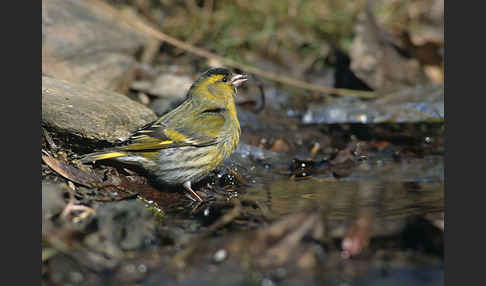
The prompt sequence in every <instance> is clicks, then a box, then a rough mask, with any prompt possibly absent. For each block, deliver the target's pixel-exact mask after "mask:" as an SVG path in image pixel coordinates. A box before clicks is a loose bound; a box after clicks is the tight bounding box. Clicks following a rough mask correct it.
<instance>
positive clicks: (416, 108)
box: [302, 85, 445, 124]
mask: <svg viewBox="0 0 486 286" xmlns="http://www.w3.org/2000/svg"><path fill="white" fill-rule="evenodd" d="M444 116H445V114H444V86H443V85H425V86H420V85H418V86H415V87H412V88H403V89H401V90H399V91H396V92H393V93H389V94H386V95H385V96H383V97H381V98H379V99H377V100H375V101H362V100H359V99H355V98H339V99H337V100H336V101H335V102H333V103H330V104H326V105H322V104H310V105H309V108H308V110H307V112H306V113H305V114H304V115H303V117H302V122H303V123H306V124H315V123H326V124H333V123H383V122H388V123H404V122H408V123H410V122H415V123H416V122H442V121H443V120H444Z"/></svg>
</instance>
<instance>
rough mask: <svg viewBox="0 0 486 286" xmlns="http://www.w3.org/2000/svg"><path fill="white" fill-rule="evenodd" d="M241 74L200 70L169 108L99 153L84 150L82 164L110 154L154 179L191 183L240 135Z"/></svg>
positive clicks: (216, 162) (223, 155)
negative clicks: (180, 98)
mask: <svg viewBox="0 0 486 286" xmlns="http://www.w3.org/2000/svg"><path fill="white" fill-rule="evenodd" d="M246 80H247V77H246V75H241V74H233V73H232V72H230V71H229V70H228V69H225V68H213V69H210V70H208V71H206V72H205V73H203V74H202V75H201V76H200V77H199V78H198V79H197V80H196V81H195V82H194V83H193V84H192V86H191V88H190V89H189V91H188V93H187V96H186V99H185V100H184V101H183V102H182V103H181V104H180V105H179V106H178V107H176V108H175V109H174V110H172V111H170V112H169V113H167V114H165V115H163V116H162V117H161V118H159V119H158V120H156V121H154V122H151V123H149V124H147V125H145V126H143V127H142V128H140V129H139V130H137V131H136V132H135V133H133V134H132V135H131V136H130V137H129V138H128V139H127V140H126V141H124V142H123V143H121V144H120V146H116V147H113V148H110V149H106V150H104V151H102V152H96V153H92V154H88V155H85V156H84V157H83V158H82V159H81V161H82V162H84V163H87V162H93V161H97V160H105V159H112V160H116V161H119V162H122V163H126V164H132V165H137V166H140V167H142V168H144V169H145V170H147V171H148V172H149V173H150V174H151V175H153V176H154V177H155V178H156V179H157V180H158V181H159V182H161V183H165V184H170V185H183V186H184V188H185V189H186V190H187V191H189V192H190V193H192V195H193V196H194V197H195V198H196V199H197V200H199V201H202V199H201V197H200V196H199V195H198V194H196V192H194V191H193V190H192V188H191V183H195V182H198V181H200V180H201V179H203V178H204V177H205V176H207V175H208V174H209V173H210V172H211V171H212V170H214V169H215V168H216V167H217V166H218V165H219V164H221V162H223V160H224V159H226V158H227V157H229V155H230V154H231V152H232V151H233V150H234V149H235V148H236V146H237V145H238V142H239V139H240V133H241V129H240V123H239V122H238V117H237V115H236V108H235V96H236V94H237V91H236V88H237V87H238V86H240V85H241V84H242V83H243V82H245V81H246Z"/></svg>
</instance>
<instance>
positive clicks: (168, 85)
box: [132, 73, 193, 98]
mask: <svg viewBox="0 0 486 286" xmlns="http://www.w3.org/2000/svg"><path fill="white" fill-rule="evenodd" d="M192 83H193V80H192V79H191V78H190V77H188V76H181V75H176V74H171V73H164V74H161V75H160V76H158V77H157V78H156V79H155V81H154V82H153V83H151V82H148V81H137V82H134V83H133V84H132V89H135V90H138V91H143V92H146V93H148V94H150V95H152V96H163V97H177V98H184V97H185V96H186V94H187V91H188V90H189V88H190V87H191V85H192Z"/></svg>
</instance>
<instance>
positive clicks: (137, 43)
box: [42, 0, 146, 93]
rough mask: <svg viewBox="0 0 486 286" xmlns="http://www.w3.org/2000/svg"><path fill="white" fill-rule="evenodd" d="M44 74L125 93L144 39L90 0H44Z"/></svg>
mask: <svg viewBox="0 0 486 286" xmlns="http://www.w3.org/2000/svg"><path fill="white" fill-rule="evenodd" d="M42 6H43V7H42V8H43V11H42V73H43V75H48V76H51V77H54V78H59V79H64V80H68V81H71V82H78V83H86V84H89V85H91V86H94V87H98V88H102V89H109V90H113V91H118V92H121V93H125V92H126V91H128V88H129V85H130V82H131V81H132V79H133V76H134V71H135V70H134V67H135V64H136V62H135V60H134V58H133V55H134V54H135V53H136V52H137V51H138V50H139V49H140V48H142V46H143V45H144V43H145V42H146V39H145V38H144V36H142V35H140V34H137V33H136V32H135V31H134V30H132V29H131V28H130V27H128V26H123V25H122V24H121V23H119V21H117V20H116V19H114V18H111V16H110V15H109V14H108V13H102V11H99V9H96V7H94V6H93V4H92V3H91V2H89V1H73V0H45V1H43V5H42Z"/></svg>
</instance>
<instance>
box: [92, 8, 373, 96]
mask: <svg viewBox="0 0 486 286" xmlns="http://www.w3.org/2000/svg"><path fill="white" fill-rule="evenodd" d="M88 2H90V3H92V4H93V5H94V6H96V7H97V8H99V9H103V10H105V11H106V12H107V13H109V14H111V15H112V16H113V17H115V18H118V19H119V20H121V21H122V22H124V23H126V24H128V25H130V26H132V27H133V28H135V29H137V30H139V31H141V32H143V33H145V34H146V35H147V36H149V37H153V38H156V39H158V40H160V41H165V42H167V43H169V44H170V45H173V46H175V47H177V48H179V49H182V50H185V51H187V52H189V53H192V54H195V55H197V56H200V57H203V58H207V59H213V60H216V61H218V62H220V63H221V64H223V65H226V66H228V67H232V68H237V69H241V70H244V71H245V72H247V73H251V74H254V75H258V76H260V77H262V78H265V79H267V80H271V81H275V82H279V83H282V84H285V85H289V86H294V87H298V88H302V89H306V90H310V91H316V92H321V93H328V94H336V95H341V96H355V97H361V98H374V97H376V95H375V94H374V93H373V92H369V91H360V90H351V89H344V88H331V87H325V86H318V85H315V84H311V83H308V82H305V81H301V80H298V79H295V78H291V77H288V76H285V75H281V74H277V73H273V72H270V71H263V70H261V69H259V68H257V67H254V66H250V65H246V64H242V63H239V62H237V61H234V60H232V59H229V58H224V57H222V56H219V55H216V54H213V53H211V52H209V51H207V50H205V49H201V48H198V47H195V46H193V45H190V44H188V43H186V42H183V41H180V40H178V39H176V38H173V37H171V36H169V35H167V34H164V33H163V32H161V31H159V30H157V29H156V28H154V27H152V26H150V25H149V24H146V23H144V22H143V21H142V20H141V19H139V18H137V17H134V16H133V15H130V14H125V13H121V12H120V11H118V10H117V9H115V8H113V7H112V6H111V5H109V4H107V3H104V2H101V1H99V0H90V1H88Z"/></svg>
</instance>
